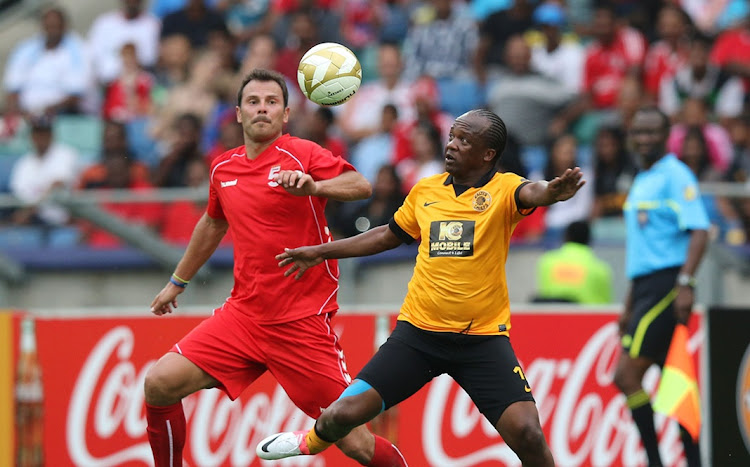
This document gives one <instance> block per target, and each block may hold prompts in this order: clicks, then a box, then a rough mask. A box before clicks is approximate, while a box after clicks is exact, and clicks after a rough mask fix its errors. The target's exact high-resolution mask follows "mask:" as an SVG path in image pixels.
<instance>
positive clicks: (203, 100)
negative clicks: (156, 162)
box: [152, 53, 219, 142]
mask: <svg viewBox="0 0 750 467" xmlns="http://www.w3.org/2000/svg"><path fill="white" fill-rule="evenodd" d="M218 72H219V59H218V57H216V55H214V54H210V53H205V54H203V55H201V56H200V57H198V58H197V60H196V61H195V62H193V64H192V66H191V69H190V75H189V78H188V81H187V82H186V83H184V84H181V85H179V86H175V87H174V88H172V90H171V91H170V92H169V94H168V95H167V101H166V102H165V103H164V105H163V107H161V108H159V109H157V118H156V120H155V121H154V127H153V129H152V136H153V138H154V139H157V140H162V141H167V142H169V141H170V140H171V139H172V138H173V136H172V133H173V131H172V130H173V129H174V122H175V119H176V118H177V117H178V116H179V115H181V114H188V113H190V114H195V115H197V116H198V117H199V119H200V121H201V122H203V121H205V120H207V119H208V117H209V115H211V112H212V111H213V110H214V109H215V107H216V103H217V101H218V96H217V93H216V82H215V81H214V77H215V76H216V74H217V73H218Z"/></svg>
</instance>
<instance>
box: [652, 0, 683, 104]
mask: <svg viewBox="0 0 750 467" xmlns="http://www.w3.org/2000/svg"><path fill="white" fill-rule="evenodd" d="M688 21H689V20H688V18H687V17H686V15H685V12H684V11H682V10H681V9H680V7H678V6H677V5H674V4H671V3H666V4H665V5H664V6H663V7H662V8H661V10H660V11H659V17H658V21H657V32H658V35H659V40H658V41H656V42H654V43H652V44H651V45H650V46H649V48H648V52H646V59H645V60H644V64H643V83H644V88H645V90H646V92H647V93H648V94H649V95H650V96H651V97H653V98H656V99H658V98H659V95H660V93H659V90H660V86H661V83H662V80H665V79H666V80H668V79H670V78H671V77H673V76H674V75H675V73H676V72H677V70H678V69H680V68H681V67H683V66H684V65H686V64H687V63H688V57H689V51H690V42H689V39H688V33H689V29H688ZM667 115H669V113H667Z"/></svg>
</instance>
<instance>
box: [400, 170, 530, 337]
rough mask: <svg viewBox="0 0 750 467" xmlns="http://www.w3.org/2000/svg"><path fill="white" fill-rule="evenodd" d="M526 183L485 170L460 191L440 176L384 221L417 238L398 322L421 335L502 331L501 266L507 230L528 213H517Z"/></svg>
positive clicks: (506, 320)
mask: <svg viewBox="0 0 750 467" xmlns="http://www.w3.org/2000/svg"><path fill="white" fill-rule="evenodd" d="M526 183H529V182H528V180H526V179H524V178H522V177H520V176H518V175H516V174H513V173H498V172H495V171H492V172H490V173H488V174H487V175H485V176H484V177H483V178H482V179H481V180H480V181H479V182H478V183H477V184H476V186H473V187H468V189H466V188H467V187H456V186H454V185H453V177H452V176H450V175H448V174H445V173H444V174H440V175H435V176H432V177H427V178H424V179H422V180H420V181H419V182H418V183H417V184H416V185H415V186H414V188H412V190H411V192H410V193H409V195H408V196H407V198H406V200H405V201H404V204H403V205H402V206H401V208H399V210H398V211H397V212H396V214H395V215H394V216H393V221H392V222H391V224H390V225H391V229H392V230H394V232H395V233H396V235H398V236H399V237H401V238H402V239H406V240H409V237H410V238H411V239H419V238H421V239H422V241H421V243H420V245H419V253H418V254H417V262H416V266H415V267H414V275H413V277H412V279H411V281H409V288H408V292H407V294H406V298H405V300H404V304H403V306H402V307H401V312H400V314H399V317H398V319H399V320H405V321H408V322H409V323H411V324H413V325H414V326H416V327H418V328H420V329H424V330H427V331H442V332H456V333H465V334H479V335H499V334H505V335H507V334H508V331H509V330H510V304H509V301H508V286H507V283H506V280H505V261H506V259H507V257H508V248H509V244H510V235H511V233H512V232H513V229H514V228H515V226H516V224H517V223H518V221H520V220H521V219H522V218H523V217H524V216H525V215H528V214H530V213H531V212H532V211H533V209H527V210H519V208H518V192H519V191H520V188H521V186H523V185H524V184H526ZM463 189H465V191H463V192H461V191H462V190H463ZM457 193H460V194H457ZM394 224H395V225H394ZM399 230H400V231H399Z"/></svg>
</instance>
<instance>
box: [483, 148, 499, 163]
mask: <svg viewBox="0 0 750 467" xmlns="http://www.w3.org/2000/svg"><path fill="white" fill-rule="evenodd" d="M495 154H497V151H496V150H494V149H490V148H488V149H485V151H484V157H483V159H484V160H485V162H491V161H492V160H493V159H494V158H495Z"/></svg>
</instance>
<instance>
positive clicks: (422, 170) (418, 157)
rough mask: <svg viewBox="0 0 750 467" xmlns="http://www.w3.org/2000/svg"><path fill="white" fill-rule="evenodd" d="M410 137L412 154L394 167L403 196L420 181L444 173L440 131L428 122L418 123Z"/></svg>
mask: <svg viewBox="0 0 750 467" xmlns="http://www.w3.org/2000/svg"><path fill="white" fill-rule="evenodd" d="M410 136H411V147H412V148H413V150H414V152H413V154H412V155H411V157H408V158H406V159H404V160H402V161H400V162H399V163H398V165H396V171H397V172H398V175H399V178H401V191H402V192H403V193H404V194H407V193H409V190H411V189H412V187H413V186H414V185H416V183H417V182H418V181H420V180H421V179H423V178H425V177H429V176H431V175H436V174H440V173H443V172H445V156H444V155H443V143H442V141H441V139H440V131H439V130H438V129H437V128H436V127H435V126H434V125H432V124H430V123H429V122H420V123H418V124H417V126H415V127H414V128H412V130H411V135H410Z"/></svg>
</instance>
